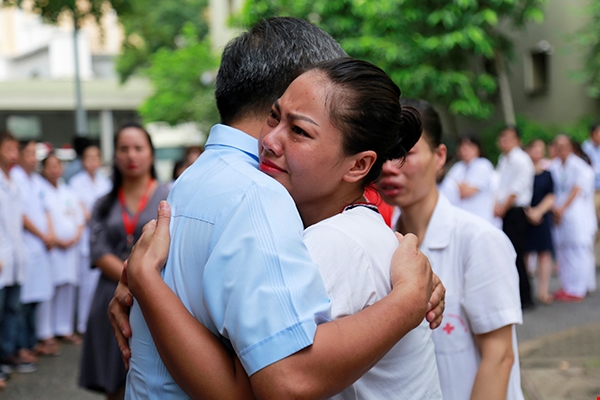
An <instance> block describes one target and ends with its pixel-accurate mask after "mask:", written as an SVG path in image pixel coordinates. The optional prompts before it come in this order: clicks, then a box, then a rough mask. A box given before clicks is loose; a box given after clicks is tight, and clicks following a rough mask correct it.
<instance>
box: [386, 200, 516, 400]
mask: <svg viewBox="0 0 600 400" xmlns="http://www.w3.org/2000/svg"><path fill="white" fill-rule="evenodd" d="M397 217H398V215H396V219H397ZM421 251H423V253H424V254H425V255H426V256H427V257H428V258H429V261H430V262H431V267H432V269H433V271H434V272H435V273H436V274H437V275H438V276H439V277H440V279H441V280H442V282H443V283H444V286H445V287H446V308H445V310H444V320H443V322H442V326H440V327H439V328H438V329H436V330H434V332H433V341H434V343H435V354H436V360H437V365H438V372H439V376H440V383H441V387H442V395H443V398H444V399H453V400H467V399H469V398H470V396H471V390H472V388H473V383H474V382H475V376H476V374H477V370H478V368H479V363H480V362H481V355H480V353H479V350H478V349H477V346H476V344H475V335H482V334H485V333H489V332H492V331H495V330H497V329H500V328H502V327H505V326H508V325H512V341H513V346H512V347H513V352H514V356H515V361H514V364H513V366H512V370H511V373H510V380H509V384H508V392H507V399H509V400H522V399H523V398H524V397H523V393H522V391H521V381H520V367H519V356H518V354H519V353H518V348H517V336H516V331H515V327H514V325H515V324H521V323H522V322H523V317H522V313H521V307H520V301H519V279H518V275H517V271H516V269H515V251H514V249H513V247H512V245H511V243H510V241H509V240H508V238H507V237H506V235H505V234H504V233H502V231H500V230H499V229H498V228H496V227H494V226H493V225H491V224H490V223H489V222H487V221H484V220H483V219H481V218H479V217H477V216H475V215H473V214H470V213H468V212H466V211H464V210H461V209H459V208H457V207H455V206H453V205H452V204H450V202H449V201H448V199H446V198H445V197H444V195H443V194H440V195H439V198H438V201H437V204H436V206H435V209H434V211H433V214H432V216H431V219H430V221H429V224H428V226H427V230H426V233H425V237H424V238H423V242H422V244H421Z"/></svg>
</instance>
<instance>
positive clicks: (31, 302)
mask: <svg viewBox="0 0 600 400" xmlns="http://www.w3.org/2000/svg"><path fill="white" fill-rule="evenodd" d="M10 173H11V177H12V178H13V179H14V181H15V183H16V184H17V186H19V191H20V193H21V201H22V204H23V212H24V215H25V216H26V217H27V219H28V220H29V222H31V223H32V224H33V225H34V226H35V227H36V229H37V230H38V231H40V232H41V233H42V234H48V233H49V229H50V227H49V225H48V219H49V215H48V209H47V207H46V199H45V192H44V188H45V180H44V178H42V177H41V176H40V175H39V174H38V173H37V172H33V173H32V174H31V175H29V174H27V172H25V170H24V169H23V168H21V167H20V166H15V167H14V168H12V170H11V171H10ZM24 240H25V248H26V249H27V263H26V267H25V279H24V281H23V285H22V286H21V302H22V303H23V310H24V313H23V320H22V323H23V325H24V332H25V333H24V337H23V347H24V348H27V349H32V348H33V347H35V345H36V344H37V339H38V332H37V324H36V319H37V317H36V314H37V308H38V305H39V303H41V302H44V301H48V300H50V299H51V298H52V296H53V295H54V284H53V283H52V272H51V269H50V254H49V252H48V250H47V249H46V245H45V244H44V242H43V240H42V239H40V238H39V237H37V236H35V235H34V234H33V233H31V232H29V231H28V230H25V231H24Z"/></svg>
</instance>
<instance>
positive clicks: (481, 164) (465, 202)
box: [443, 157, 496, 222]
mask: <svg viewBox="0 0 600 400" xmlns="http://www.w3.org/2000/svg"><path fill="white" fill-rule="evenodd" d="M495 174H496V171H495V170H494V166H493V165H492V163H491V162H490V161H489V160H488V159H487V158H483V157H478V158H475V159H473V160H471V161H470V162H468V163H466V162H464V161H459V162H457V163H456V164H454V165H453V166H452V168H450V171H448V174H447V175H446V177H445V178H444V183H443V186H446V185H453V186H455V189H454V190H453V192H456V191H458V185H459V184H460V183H465V184H467V185H469V186H471V187H473V188H476V189H477V193H475V194H474V195H473V196H470V197H465V198H462V199H461V198H460V194H458V196H454V198H450V197H449V198H448V199H449V200H450V202H451V203H452V204H454V205H455V206H457V207H458V208H460V209H463V210H465V211H468V212H470V213H473V214H475V215H478V216H480V217H481V218H483V219H485V220H486V221H489V222H493V220H494V193H493V187H492V175H495ZM446 181H447V182H446ZM458 193H460V192H458ZM444 194H445V193H444Z"/></svg>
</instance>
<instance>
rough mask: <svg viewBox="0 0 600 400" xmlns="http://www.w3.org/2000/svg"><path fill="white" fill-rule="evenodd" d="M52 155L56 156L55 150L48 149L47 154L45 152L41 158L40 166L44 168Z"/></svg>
mask: <svg viewBox="0 0 600 400" xmlns="http://www.w3.org/2000/svg"><path fill="white" fill-rule="evenodd" d="M52 157H55V158H56V152H55V151H54V150H50V151H49V152H48V154H46V157H44V159H43V160H42V163H41V166H42V168H44V167H45V166H46V164H47V163H48V160H49V159H50V158H52ZM44 178H45V177H44Z"/></svg>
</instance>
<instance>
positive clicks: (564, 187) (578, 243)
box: [550, 154, 594, 297]
mask: <svg viewBox="0 0 600 400" xmlns="http://www.w3.org/2000/svg"><path fill="white" fill-rule="evenodd" d="M589 168H590V167H589V166H588V165H587V164H586V163H585V161H583V160H582V159H581V158H579V157H577V156H576V155H575V154H570V155H569V156H568V157H567V159H566V160H565V162H564V163H563V162H562V161H561V160H560V159H558V158H556V159H554V160H553V161H552V165H551V168H550V172H551V173H552V178H553V179H554V183H555V195H556V205H555V207H561V206H562V205H563V204H564V203H565V202H566V201H567V199H568V198H569V196H570V194H571V192H572V191H573V189H574V188H578V189H579V193H578V194H577V196H576V197H575V199H574V200H573V201H572V202H571V204H570V205H569V206H568V208H567V209H566V210H565V212H564V214H563V216H562V220H561V221H560V223H558V224H555V225H554V244H555V246H556V260H557V262H558V276H559V279H560V282H561V286H562V290H563V291H564V292H566V293H567V294H569V295H571V296H576V297H584V296H585V295H586V293H587V291H588V279H589V278H590V265H591V263H593V258H594V256H593V234H592V232H593V225H592V224H591V223H590V222H591V221H590V215H591V206H590V204H589V201H590V200H589V197H590V193H589V192H590V189H591V188H590V186H591V180H590V176H591V175H590V174H589ZM586 198H587V199H588V200H586Z"/></svg>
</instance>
